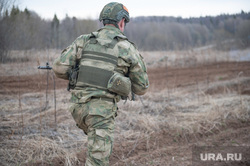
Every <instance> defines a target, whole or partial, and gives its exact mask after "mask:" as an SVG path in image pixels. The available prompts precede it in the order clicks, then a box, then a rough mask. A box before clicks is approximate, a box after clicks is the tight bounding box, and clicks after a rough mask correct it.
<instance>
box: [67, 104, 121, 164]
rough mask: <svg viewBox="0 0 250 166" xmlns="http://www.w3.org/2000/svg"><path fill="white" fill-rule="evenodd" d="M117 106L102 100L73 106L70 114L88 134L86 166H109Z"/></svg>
mask: <svg viewBox="0 0 250 166" xmlns="http://www.w3.org/2000/svg"><path fill="white" fill-rule="evenodd" d="M116 111H117V105H116V104H114V103H113V102H109V101H103V100H101V99H92V100H91V101H89V102H88V103H86V104H72V105H71V107H70V112H71V114H72V116H73V118H74V119H75V121H76V123H77V125H78V127H79V128H81V129H82V130H83V131H84V132H85V133H87V134H88V152H87V159H86V163H85V165H87V166H97V165H102V166H106V165H109V157H110V155H111V153H112V146H113V142H114V140H113V139H114V127H115V126H114V123H115V116H116Z"/></svg>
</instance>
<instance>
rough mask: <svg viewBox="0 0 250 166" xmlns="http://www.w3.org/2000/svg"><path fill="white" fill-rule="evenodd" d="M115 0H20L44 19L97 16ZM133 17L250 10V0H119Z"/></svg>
mask: <svg viewBox="0 0 250 166" xmlns="http://www.w3.org/2000/svg"><path fill="white" fill-rule="evenodd" d="M109 2H112V0H111V1H110V0H19V1H18V6H19V7H20V8H21V9H25V8H26V7H27V8H28V9H29V10H33V11H35V12H36V13H38V14H39V15H40V16H41V17H42V18H44V19H51V18H53V16H54V14H56V15H57V17H58V18H59V19H63V18H64V17H65V16H66V14H68V16H69V17H73V16H75V17H77V18H91V19H97V18H98V17H99V13H100V11H101V10H102V8H103V7H104V6H105V5H106V4H107V3H109ZM116 2H120V3H122V4H124V5H125V6H126V7H127V8H128V10H129V13H130V16H131V17H136V16H175V17H177V16H181V17H183V18H189V17H200V16H216V15H219V14H235V13H240V12H241V10H243V11H245V12H250V0H119V1H116Z"/></svg>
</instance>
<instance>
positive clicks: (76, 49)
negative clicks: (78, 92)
mask: <svg viewBox="0 0 250 166" xmlns="http://www.w3.org/2000/svg"><path fill="white" fill-rule="evenodd" d="M87 38H88V35H82V36H80V37H78V38H77V39H76V40H75V41H74V42H73V43H72V44H71V45H70V46H68V47H67V48H66V49H64V50H63V51H62V53H61V56H59V57H58V58H56V59H55V61H54V63H53V71H54V72H55V74H56V76H57V77H59V78H62V79H66V80H68V74H69V72H70V70H71V69H72V68H73V66H74V65H75V63H76V59H80V58H81V53H82V47H83V45H84V42H86V40H87Z"/></svg>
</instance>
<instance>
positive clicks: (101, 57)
mask: <svg viewBox="0 0 250 166" xmlns="http://www.w3.org/2000/svg"><path fill="white" fill-rule="evenodd" d="M87 54H90V55H92V56H89V55H87ZM93 55H95V56H93ZM82 59H92V60H98V61H103V62H108V63H112V64H113V65H117V60H118V58H117V57H116V56H113V55H110V54H105V53H102V52H95V51H84V52H83V55H82Z"/></svg>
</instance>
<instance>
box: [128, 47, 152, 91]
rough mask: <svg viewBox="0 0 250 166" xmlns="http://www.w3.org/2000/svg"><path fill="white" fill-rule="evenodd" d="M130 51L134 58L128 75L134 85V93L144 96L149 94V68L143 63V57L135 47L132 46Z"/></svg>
mask: <svg viewBox="0 0 250 166" xmlns="http://www.w3.org/2000/svg"><path fill="white" fill-rule="evenodd" d="M129 50H130V54H131V55H132V56H131V66H130V68H129V73H128V74H129V78H130V80H131V83H132V91H133V93H135V94H137V95H143V94H145V93H146V92H147V90H148V87H149V80H148V75H147V68H146V65H145V63H144V61H143V57H142V56H141V55H140V53H139V51H138V50H137V49H136V48H135V47H134V46H133V45H131V47H130V49H129Z"/></svg>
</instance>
